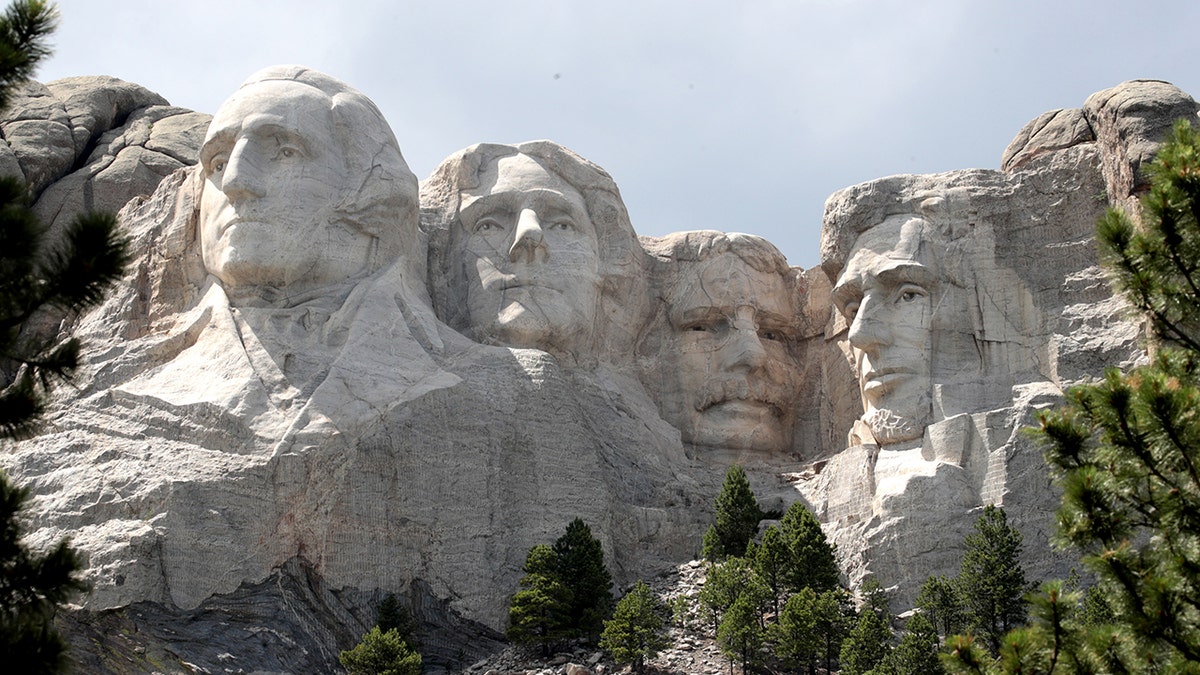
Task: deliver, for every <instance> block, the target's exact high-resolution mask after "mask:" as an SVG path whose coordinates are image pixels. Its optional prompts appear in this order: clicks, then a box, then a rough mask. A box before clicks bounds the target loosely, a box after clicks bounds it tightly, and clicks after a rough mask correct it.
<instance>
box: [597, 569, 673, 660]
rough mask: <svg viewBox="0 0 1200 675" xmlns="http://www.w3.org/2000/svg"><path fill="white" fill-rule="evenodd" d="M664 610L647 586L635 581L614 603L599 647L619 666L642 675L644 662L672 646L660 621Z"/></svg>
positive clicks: (662, 621) (664, 625) (605, 623)
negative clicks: (625, 665)
mask: <svg viewBox="0 0 1200 675" xmlns="http://www.w3.org/2000/svg"><path fill="white" fill-rule="evenodd" d="M666 611H667V609H666V607H665V606H663V603H662V602H661V601H660V600H659V599H658V596H656V595H654V592H653V591H651V590H650V587H649V586H647V585H646V584H645V582H643V581H638V582H637V584H635V585H634V587H633V588H632V589H631V590H630V591H629V592H628V593H626V594H625V597H623V598H621V601H620V602H618V603H617V608H616V610H614V611H613V618H612V619H610V620H608V621H605V622H604V633H603V634H602V635H601V636H600V648H601V649H603V650H604V651H606V652H608V653H609V654H610V655H611V656H612V657H613V659H614V660H615V661H617V662H618V663H629V664H632V665H633V672H635V673H641V672H642V669H643V666H644V665H645V663H646V660H647V659H652V658H654V657H655V656H658V653H659V652H661V651H662V650H664V649H666V648H667V647H669V646H670V645H671V640H670V638H668V637H667V634H666V622H665V621H664V620H663V615H664V614H665V613H666Z"/></svg>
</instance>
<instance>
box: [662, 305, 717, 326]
mask: <svg viewBox="0 0 1200 675" xmlns="http://www.w3.org/2000/svg"><path fill="white" fill-rule="evenodd" d="M669 318H670V319H671V323H672V324H673V325H674V326H675V327H677V328H678V327H679V326H687V325H691V324H694V323H699V322H702V321H711V320H713V319H724V318H725V312H722V311H721V310H720V308H717V307H692V308H691V309H685V310H683V311H682V312H672V313H671V314H670V317H669Z"/></svg>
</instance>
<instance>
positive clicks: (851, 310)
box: [842, 300, 858, 321]
mask: <svg viewBox="0 0 1200 675" xmlns="http://www.w3.org/2000/svg"><path fill="white" fill-rule="evenodd" d="M857 314H858V301H857V300H855V301H852V302H847V303H846V304H845V305H842V316H844V317H846V319H847V320H850V321H853V320H854V317H855V316H856V315H857Z"/></svg>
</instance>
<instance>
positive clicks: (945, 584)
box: [916, 575, 967, 637]
mask: <svg viewBox="0 0 1200 675" xmlns="http://www.w3.org/2000/svg"><path fill="white" fill-rule="evenodd" d="M916 605H917V608H918V609H920V610H921V613H922V614H924V615H925V616H927V617H929V622H930V623H931V624H932V625H933V627H934V630H935V631H937V632H938V634H940V635H944V636H947V637H948V636H951V635H954V634H955V633H960V632H962V631H963V630H965V629H966V627H967V618H966V607H965V606H964V605H963V601H962V597H961V596H960V595H959V592H958V584H956V583H954V580H952V579H947V578H946V577H944V576H940V575H939V576H932V577H929V578H927V579H926V580H925V583H924V584H921V591H920V592H919V593H918V594H917V603H916Z"/></svg>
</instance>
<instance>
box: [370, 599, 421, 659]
mask: <svg viewBox="0 0 1200 675" xmlns="http://www.w3.org/2000/svg"><path fill="white" fill-rule="evenodd" d="M375 625H377V626H379V630H381V631H383V632H384V633H386V632H388V631H390V630H394V631H396V632H397V633H399V635H400V639H402V640H404V641H405V642H407V643H408V644H409V645H411V646H413V647H416V646H417V643H416V640H415V636H416V632H417V625H416V622H415V621H413V618H412V615H410V614H409V613H408V610H407V609H405V608H404V606H403V605H401V604H400V600H399V599H398V598H397V597H396V594H395V593H388V594H387V595H385V596H383V600H382V601H381V602H380V603H379V611H378V612H377V613H376V622H375Z"/></svg>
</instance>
